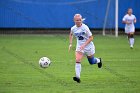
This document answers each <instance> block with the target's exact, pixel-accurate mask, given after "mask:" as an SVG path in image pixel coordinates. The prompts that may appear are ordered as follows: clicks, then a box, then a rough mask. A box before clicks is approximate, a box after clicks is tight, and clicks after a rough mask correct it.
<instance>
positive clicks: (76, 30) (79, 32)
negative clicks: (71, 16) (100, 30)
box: [71, 24, 95, 53]
mask: <svg viewBox="0 0 140 93" xmlns="http://www.w3.org/2000/svg"><path fill="white" fill-rule="evenodd" d="M71 32H72V34H73V35H74V36H75V37H76V38H77V46H76V51H78V50H79V48H80V46H81V45H83V44H84V43H85V42H86V41H87V40H88V39H89V37H90V36H92V33H91V31H90V30H89V28H88V26H87V25H85V24H82V25H81V27H77V26H76V25H74V26H73V27H72V28H71ZM90 49H94V51H95V48H94V44H93V42H92V41H91V42H90V43H89V44H88V45H87V46H85V49H84V50H90ZM94 53H95V52H94Z"/></svg>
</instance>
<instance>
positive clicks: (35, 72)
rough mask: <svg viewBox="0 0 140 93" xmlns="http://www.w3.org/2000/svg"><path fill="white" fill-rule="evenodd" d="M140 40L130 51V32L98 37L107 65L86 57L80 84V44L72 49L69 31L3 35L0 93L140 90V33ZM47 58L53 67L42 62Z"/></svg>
mask: <svg viewBox="0 0 140 93" xmlns="http://www.w3.org/2000/svg"><path fill="white" fill-rule="evenodd" d="M135 41H136V42H135V46H134V49H130V48H129V45H128V42H127V38H126V36H119V37H118V38H115V37H113V36H106V37H103V36H100V35H97V36H95V38H94V43H95V46H96V54H95V56H96V57H102V59H103V68H101V69H98V67H97V65H89V63H88V61H87V59H86V57H85V58H84V59H83V61H82V73H81V81H82V82H81V83H80V84H77V83H76V82H74V81H73V80H72V77H73V76H74V75H75V70H74V66H75V55H74V50H75V45H73V49H72V51H71V52H70V53H68V44H69V41H68V35H0V93H139V92H140V46H139V45H140V37H139V36H136V37H135ZM75 43H76V41H75V40H74V44H75ZM43 56H47V57H49V58H50V59H51V61H52V64H51V66H50V67H49V68H47V69H43V68H40V67H39V64H38V60H39V58H40V57H43Z"/></svg>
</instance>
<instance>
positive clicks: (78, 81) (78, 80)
mask: <svg viewBox="0 0 140 93" xmlns="http://www.w3.org/2000/svg"><path fill="white" fill-rule="evenodd" d="M73 80H74V81H76V82H77V83H80V82H81V80H80V78H77V77H73Z"/></svg>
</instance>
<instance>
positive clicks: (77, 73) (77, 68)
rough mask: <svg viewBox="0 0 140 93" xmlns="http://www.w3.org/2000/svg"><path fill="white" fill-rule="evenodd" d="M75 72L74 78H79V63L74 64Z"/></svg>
mask: <svg viewBox="0 0 140 93" xmlns="http://www.w3.org/2000/svg"><path fill="white" fill-rule="evenodd" d="M75 72H76V77H77V78H80V73H81V63H76V64H75Z"/></svg>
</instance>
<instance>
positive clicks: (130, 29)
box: [125, 27, 135, 34]
mask: <svg viewBox="0 0 140 93" xmlns="http://www.w3.org/2000/svg"><path fill="white" fill-rule="evenodd" d="M132 32H133V33H134V32H135V27H125V33H127V34H128V33H132Z"/></svg>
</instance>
